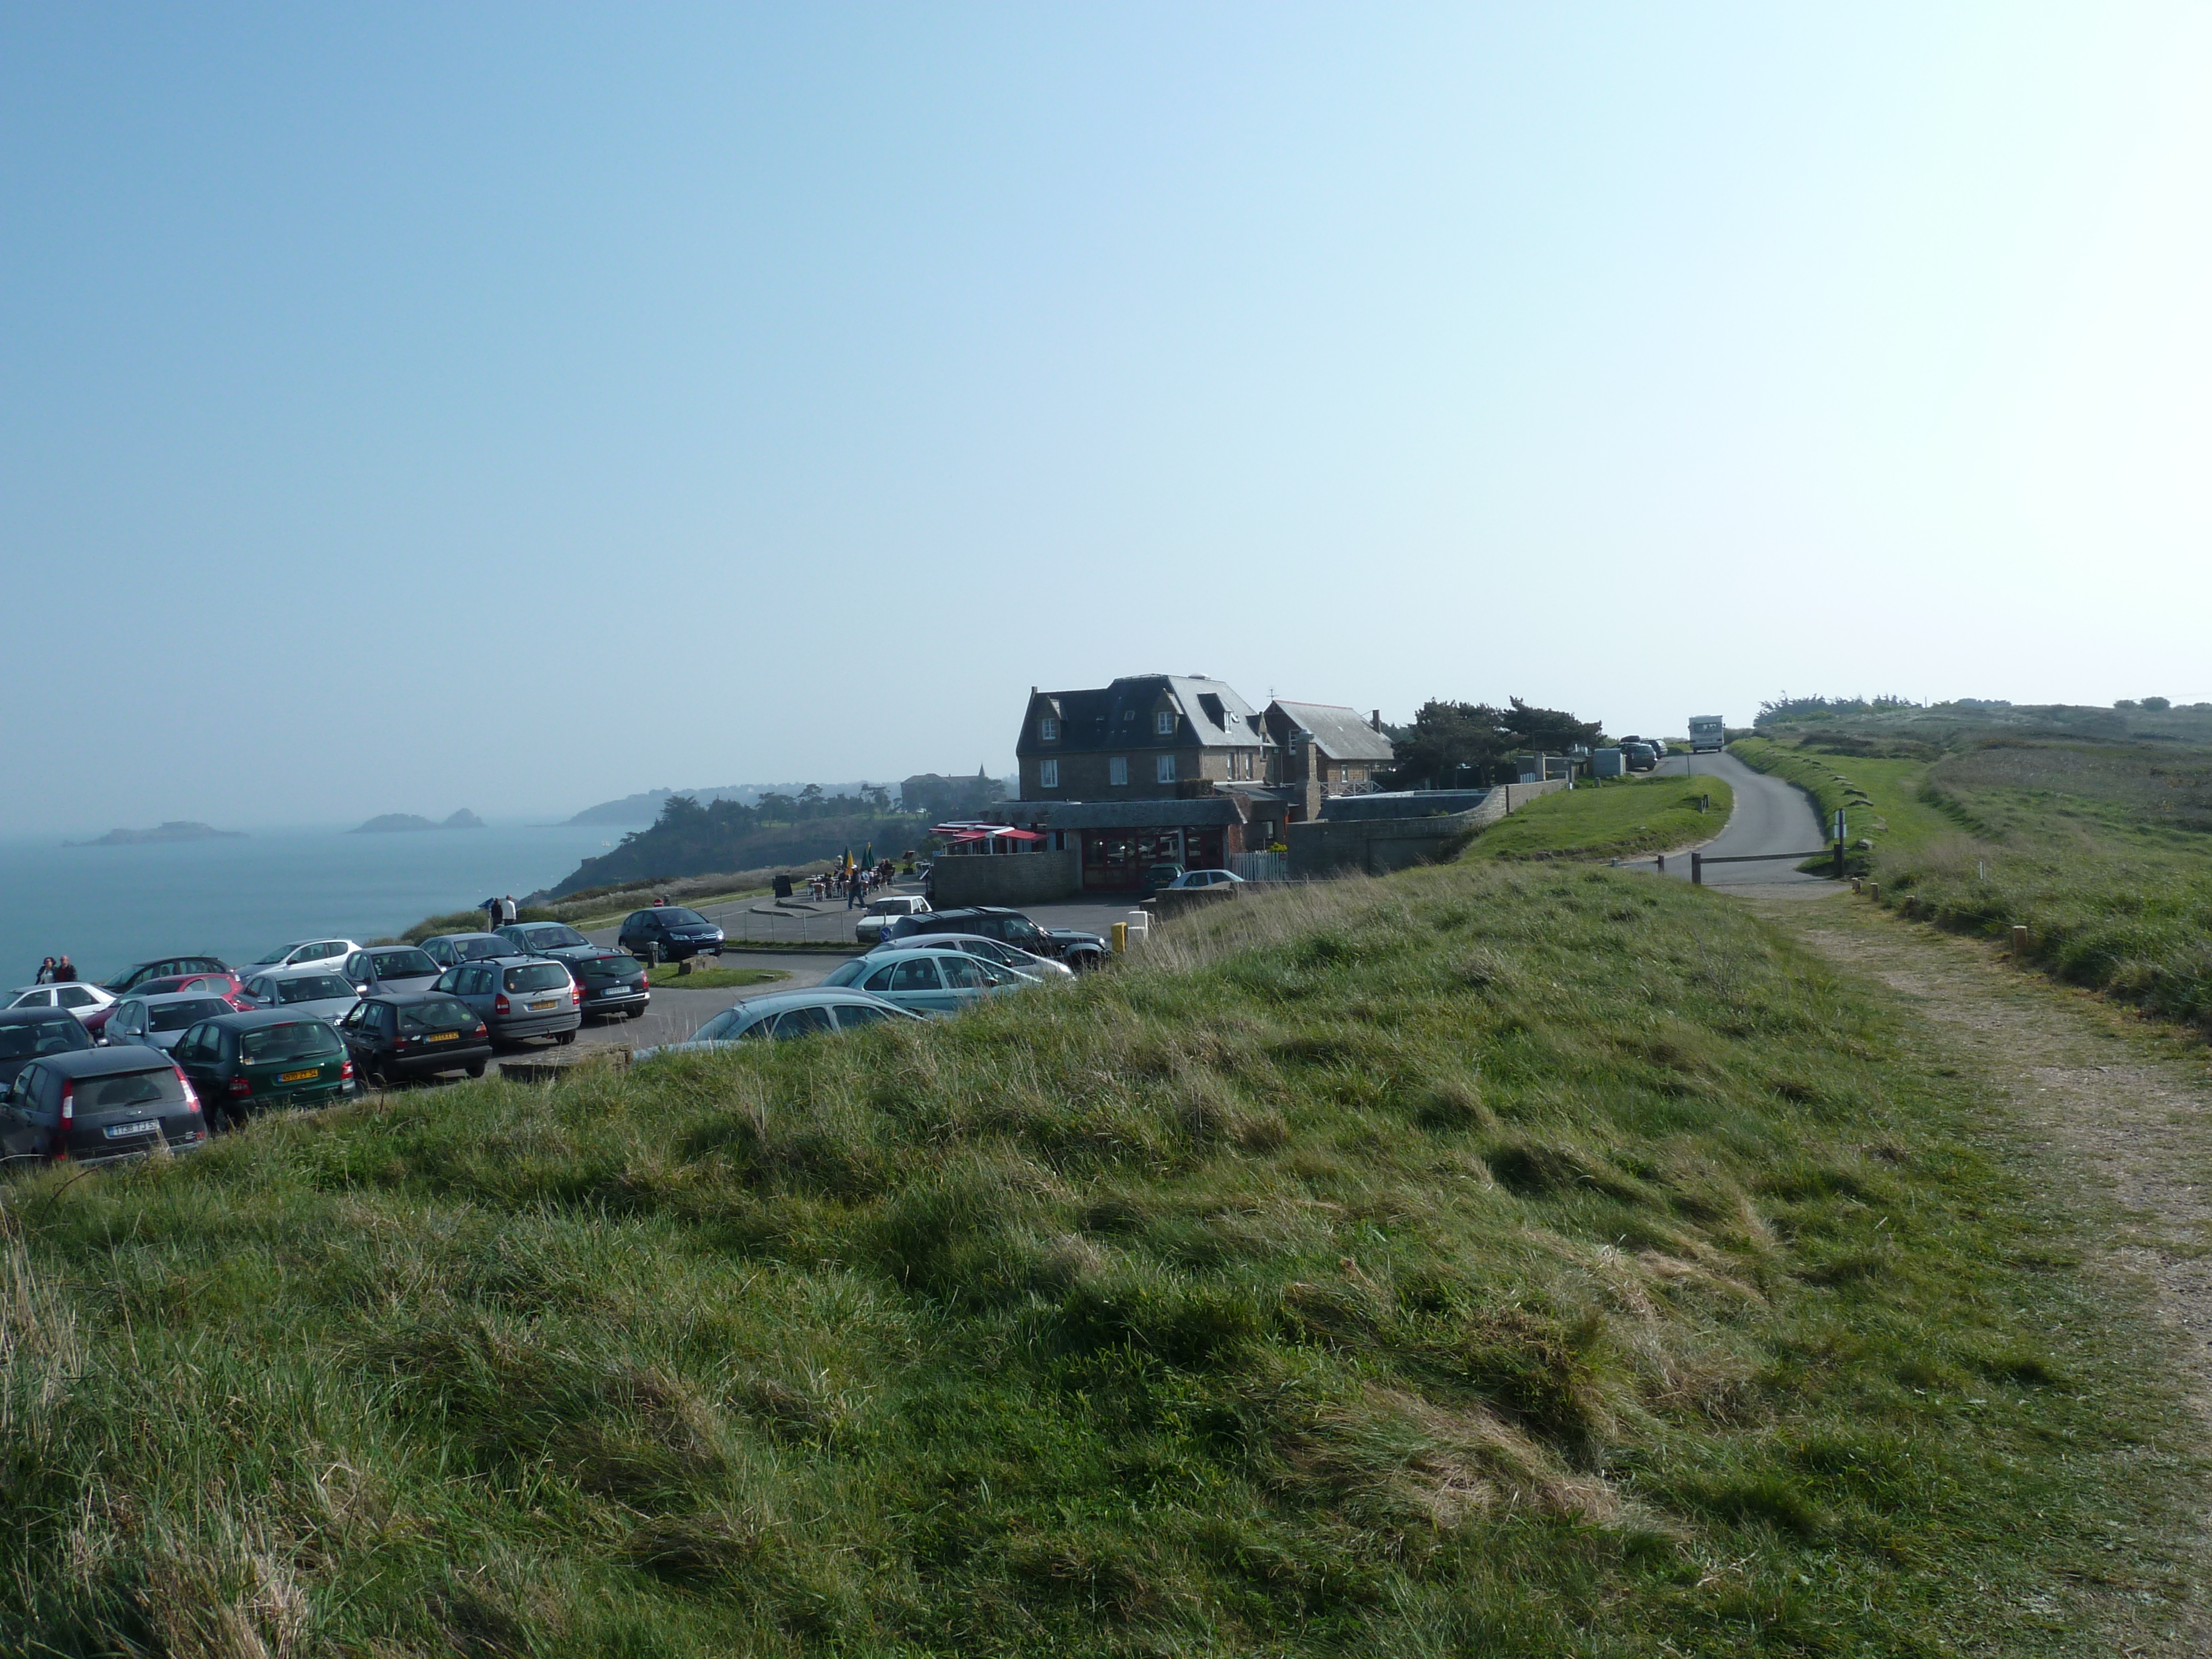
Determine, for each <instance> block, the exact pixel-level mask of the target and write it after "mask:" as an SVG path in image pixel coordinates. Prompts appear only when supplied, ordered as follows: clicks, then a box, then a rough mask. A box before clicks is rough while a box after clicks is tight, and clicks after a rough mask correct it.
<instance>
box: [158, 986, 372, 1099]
mask: <svg viewBox="0 0 2212 1659" xmlns="http://www.w3.org/2000/svg"><path fill="white" fill-rule="evenodd" d="M169 1057H170V1058H171V1059H172V1060H175V1061H176V1062H177V1065H178V1066H179V1069H180V1070H182V1071H183V1073H184V1074H185V1077H186V1078H188V1079H191V1085H192V1087H193V1088H194V1089H195V1090H196V1091H197V1092H198V1094H199V1097H200V1104H201V1106H202V1107H203V1109H204V1110H205V1112H206V1114H207V1116H208V1119H209V1127H210V1128H221V1127H225V1125H226V1124H228V1125H233V1126H234V1125H237V1124H240V1123H243V1122H244V1121H246V1117H247V1115H249V1114H252V1113H254V1112H267V1111H276V1110H284V1109H290V1108H294V1107H307V1106H328V1105H331V1104H333V1103H336V1102H337V1101H339V1100H341V1099H343V1098H344V1096H345V1091H346V1085H348V1084H349V1083H351V1082H352V1081H353V1075H354V1070H353V1059H352V1057H351V1056H350V1055H349V1054H347V1052H346V1045H345V1042H344V1039H343V1038H342V1037H340V1036H339V1035H338V1032H337V1027H336V1026H334V1025H332V1024H331V1023H330V1022H329V1021H328V1020H325V1019H313V1018H302V1017H301V1015H298V1014H295V1013H293V1012H290V1011H289V1009H283V1008H260V1009H254V1010H252V1011H250V1012H246V1013H242V1014H233V1013H225V1014H217V1015H215V1016H214V1017H212V1018H208V1019H204V1020H202V1021H200V1022H199V1023H198V1024H196V1025H194V1026H193V1027H192V1028H191V1030H188V1031H186V1032H185V1034H184V1036H183V1037H182V1039H181V1040H180V1041H179V1042H178V1044H177V1046H176V1047H175V1048H172V1049H171V1050H170V1051H169Z"/></svg>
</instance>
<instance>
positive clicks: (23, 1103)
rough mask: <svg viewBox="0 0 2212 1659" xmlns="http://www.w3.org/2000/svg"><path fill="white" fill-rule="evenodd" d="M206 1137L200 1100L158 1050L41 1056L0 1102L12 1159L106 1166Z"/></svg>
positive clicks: (1, 1147)
mask: <svg viewBox="0 0 2212 1659" xmlns="http://www.w3.org/2000/svg"><path fill="white" fill-rule="evenodd" d="M206 1139H207V1120H206V1119H205V1118H204V1116H203V1115H201V1112H200V1102H199V1097H198V1096H197V1094H196V1093H194V1092H193V1090H192V1086H191V1084H189V1083H187V1082H185V1074H184V1073H182V1072H180V1071H179V1070H178V1069H177V1067H176V1066H174V1065H173V1064H172V1063H171V1061H170V1059H169V1057H168V1055H167V1054H163V1053H162V1052H161V1050H160V1049H158V1048H93V1049H89V1050H82V1051H80V1052H78V1053H76V1054H43V1055H40V1057H39V1058H38V1059H36V1060H33V1061H31V1063H30V1064H29V1065H27V1066H24V1067H23V1069H22V1070H21V1071H20V1072H18V1073H15V1081H14V1082H13V1083H11V1084H9V1085H8V1093H7V1097H6V1098H5V1099H4V1100H0V1154H4V1155H5V1156H6V1157H7V1158H10V1159H15V1158H27V1159H37V1160H39V1161H40V1162H51V1161H52V1160H55V1159H58V1158H68V1159H70V1161H72V1162H74V1163H79V1164H109V1163H113V1162H114V1161H116V1160H117V1159H119V1158H143V1157H144V1156H145V1155H146V1154H147V1153H149V1152H152V1151H153V1150H154V1149H155V1147H157V1146H167V1148H168V1149H169V1150H170V1151H171V1152H190V1151H191V1150H192V1149H193V1148H195V1147H197V1146H199V1145H200V1144H201V1143H202V1142H204V1140H206Z"/></svg>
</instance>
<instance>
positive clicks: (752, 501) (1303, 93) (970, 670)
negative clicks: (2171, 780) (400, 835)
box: [0, 0, 2212, 833]
mask: <svg viewBox="0 0 2212 1659" xmlns="http://www.w3.org/2000/svg"><path fill="white" fill-rule="evenodd" d="M2208 84H2212V9H2207V8H2204V7H2203V6H2201V5H2195V4H2191V5H2177V6H2171V7H2160V6H2142V5H2126V4H2120V5H2112V6H2097V7H2088V6H2078V5H2077V6H2069V7H2042V6H2036V5H2033V4H2027V3H2021V0H2006V3H2002V4H1993V5H1987V6H1975V5H1971V4H1960V5H1954V6H1944V7H1933V8H1931V7H1908V6H1901V5H1892V6H1882V5H1875V6H1861V7H1852V8H1848V9H1836V8H1828V9H1825V10H1822V9H1816V8H1803V7H1800V8H1774V7H1754V6H1752V5H1748V4H1744V5H1734V6H1713V5H1695V4H1688V5H1680V6H1670V7H1665V8H1660V7H1652V6H1607V5H1602V4H1593V5H1589V6H1577V7H1572V8H1562V7H1547V8H1537V7H1521V8H1506V7H1470V6H1467V5H1463V4H1453V5H1443V6H1437V7H1432V8H1431V7H1423V6H1418V5H1397V6H1392V7H1387V8H1383V7H1372V6H1350V5H1346V6H1338V7H1315V6H1301V5H1279V4H1270V5H1265V6H1261V5H1233V4H1218V5H1207V6H1204V7H1188V6H1175V7H1165V6H1162V7H1147V6H1143V5H1121V6H1115V7H1111V8H1106V7H1096V8H1078V7H1048V8H1043V7H1040V8H1016V7H1012V6H1005V7H990V8H981V7H963V6H933V7H891V6H879V7H874V8H854V7H832V6H822V7H805V8H799V7H761V8H749V7H744V6H738V5H731V4H715V5H712V6H700V7H696V8H690V7H683V6H636V7H622V8H615V7H607V8H604V9H583V8H563V7H557V6H550V5H532V6H527V7H525V6H520V5H515V6H500V5H495V4H482V5H474V6H470V7H452V6H410V5H405V4H380V5H377V6H374V7H370V6H353V7H312V8H307V7H278V6H274V5H271V6H268V7H258V8H257V7H245V6H235V7H234V6H217V5H198V6H192V7H175V6H152V5H145V6H131V5H122V4H118V5H113V6H101V7H54V6H46V5H27V4H21V3H15V0H8V3H4V4H0V354H4V355H0V364H4V372H3V373H0V595H4V607H0V616H4V618H5V622H6V628H5V637H6V647H5V649H4V651H0V711H4V712H0V744H4V751H5V757H6V769H7V775H8V777H9V781H10V784H11V786H12V787H9V788H8V789H6V790H4V791H0V831H16V832H23V833H46V832H47V831H50V830H54V829H104V828H106V827H108V826H110V825H113V824H118V823H122V824H144V823H154V822H156V821H159V820H162V819H168V818H197V819H203V820H206V821H209V822H212V823H219V824H223V825H226V826H234V827H245V828H251V827H254V826H257V825H263V824H278V823H323V822H329V823H338V822H348V821H352V820H355V819H358V818H361V817H367V816H368V815H369V814H372V813H376V812H384V811H419V812H424V813H428V814H431V815H433V816H438V817H442V816H444V815H445V814H446V813H447V812H449V811H453V809H454V808H455V807H457V806H462V805H466V806H469V807H471V808H473V809H474V810H476V811H478V812H481V813H483V814H485V815H486V816H514V815H532V814H541V815H543V814H553V813H563V814H565V813H566V812H568V811H574V810H576V809H577V808H579V807H581V806H584V805H588V804H590V803H592V802H593V801H596V800H599V799H607V798H610V797H613V796H618V795H623V794H627V793H631V792H632V791H635V790H639V789H644V788H649V787H658V786H675V787H688V786H699V785H709V784H718V783H735V782H743V781H755V780H768V779H776V780H782V779H793V778H806V777H818V778H823V779H825V780H826V779H846V778H855V777H868V778H878V777H879V778H884V779H888V780H892V781H896V779H898V778H900V777H902V776H904V775H907V774H908V773H911V772H915V771H925V770H935V771H973V770H974V769H975V768H976V767H977V766H979V765H982V766H987V767H988V768H989V769H990V770H991V771H992V772H993V773H994V774H999V773H1002V772H1005V771H1006V770H1008V769H1010V768H1011V763H1012V750H1013V744H1014V738H1015V736H1016V732H1017V729H1018V725H1019V722H1020V720H1021V716H1022V712H1023V708H1024V704H1025V702H1026V700H1027V696H1028V692H1029V689H1030V687H1031V686H1032V685H1042V686H1046V687H1048V688H1060V687H1074V686H1084V685H1095V684H1103V683H1104V682H1105V681H1107V680H1109V679H1110V678H1113V677H1114V676H1115V675H1116V674H1122V673H1142V672H1153V671H1159V672H1172V673H1199V672H1203V673H1209V674H1212V675H1214V676H1217V677H1219V678H1225V679H1226V680H1228V681H1229V682H1230V683H1231V684H1233V685H1235V686H1236V687H1237V690H1239V691H1240V692H1242V693H1243V695H1244V696H1246V697H1247V698H1248V699H1249V700H1250V701H1251V702H1253V703H1255V705H1258V704H1260V703H1262V702H1265V700H1266V699H1267V697H1268V696H1270V695H1280V696H1285V697H1291V698H1294V699H1298V700H1304V701H1309V702H1341V703H1346V704H1351V705H1353V706H1355V707H1357V708H1362V709H1366V708H1381V709H1382V710H1383V713H1384V715H1385V718H1386V719H1390V720H1404V719H1407V718H1409V717H1410V716H1411V714H1413V710H1414V709H1415V708H1417V707H1418V706H1419V704H1420V702H1423V701H1424V700H1425V699H1427V698H1429V697H1432V696H1441V697H1449V698H1466V699H1469V700H1486V701H1492V702H1502V701H1503V700H1504V698H1505V697H1507V696H1522V697H1524V698H1526V699H1528V701H1530V702H1538V703H1541V704H1545V705H1547V706H1552V707H1562V708H1571V709H1573V710H1575V711H1577V713H1579V714H1582V715H1583V716H1584V717H1586V718H1596V719H1601V720H1604V721H1605V722H1606V724H1607V726H1609V727H1610V728H1611V729H1612V730H1613V731H1615V732H1620V731H1645V732H1649V731H1662V732H1680V731H1682V730H1683V729H1684V728H1685V726H1686V720H1687V717H1688V716H1689V715H1690V714H1703V713H1718V714H1725V715H1726V716H1727V717H1728V718H1729V720H1731V721H1735V722H1745V721H1747V720H1749V718H1750V717H1751V715H1752V714H1753V713H1754V712H1755V710H1756V708H1757V706H1758V704H1759V702H1760V701H1761V700H1762V699H1765V698H1769V697H1773V696H1779V695H1782V694H1784V693H1785V692H1788V693H1792V694H1798V695H1804V694H1810V693H1826V694H1830V695H1850V694H1857V693H1864V694H1869V695H1871V694H1876V693H1893V694H1897V695H1901V696H1910V697H1913V698H1916V699H1919V698H1925V699H1933V700H1941V699H1943V698H1948V697H1951V696H1990V697H2006V698H2010V699H2012V700H2013V701H2015V702H2090V703H2101V702H2112V700H2114V699H2115V698H2119V697H2133V696H2143V695H2147V694H2149V695H2160V696H2169V697H2172V699H2174V700H2175V701H2176V702H2192V701H2197V700H2199V699H2212V652H2208V651H2207V650H2206V649H2205V647H2204V646H2203V640H2202V634H2203V626H2204V618H2205V617H2206V615H2207V612H2208V601H2212V464H2208V457H2209V456H2212V443H2208V440H2212V306H2208V305H2207V303H2206V301H2205V296H2206V295H2208V294H2212V99H2206V98H2205V97H2203V95H2202V94H2203V88H2204V87H2205V86H2206V85H2208Z"/></svg>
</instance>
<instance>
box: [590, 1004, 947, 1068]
mask: <svg viewBox="0 0 2212 1659" xmlns="http://www.w3.org/2000/svg"><path fill="white" fill-rule="evenodd" d="M920 1018H921V1015H920V1014H916V1013H910V1012H908V1011H907V1010H906V1009H904V1008H902V1007H900V1006H897V1005H896V1003H890V1002H886V1001H884V999H883V998H881V997H877V996H870V995H869V994H867V993H866V992H865V991H854V990H831V989H826V988H824V987H818V986H817V987H815V988H813V989H811V990H806V991H772V992H770V993H769V994H768V995H766V996H759V997H753V998H750V999H749V1000H746V1001H744V1002H741V1003H739V1004H738V1006H736V1007H734V1008H727V1009H725V1010H723V1012H720V1013H719V1014H717V1015H715V1016H714V1018H712V1019H710V1020H708V1022H707V1023H706V1024H704V1025H702V1026H701V1027H700V1028H699V1029H698V1030H696V1031H695V1032H693V1033H692V1034H691V1036H690V1039H689V1040H688V1041H685V1042H665V1043H661V1044H659V1045H658V1046H656V1047H654V1048H641V1049H639V1050H638V1051H637V1053H636V1054H635V1056H633V1058H635V1059H636V1060H647V1059H650V1058H651V1057H652V1056H653V1055H654V1054H682V1053H684V1052H685V1051H687V1050H699V1049H714V1048H724V1047H726V1046H727V1045H729V1044H731V1043H734V1042H763V1041H769V1042H773V1041H777V1040H781V1039H782V1038H785V1037H803V1036H825V1035H828V1034H829V1033H830V1032H833V1031H857V1030H864V1029H865V1028H866V1027H868V1026H870V1025H873V1024H878V1022H880V1021H883V1020H919V1019H920Z"/></svg>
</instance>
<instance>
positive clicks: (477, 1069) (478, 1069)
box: [469, 1060, 484, 1077]
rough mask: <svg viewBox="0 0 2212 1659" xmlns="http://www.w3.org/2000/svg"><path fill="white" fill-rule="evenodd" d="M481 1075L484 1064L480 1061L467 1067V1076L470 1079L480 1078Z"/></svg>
mask: <svg viewBox="0 0 2212 1659" xmlns="http://www.w3.org/2000/svg"><path fill="white" fill-rule="evenodd" d="M483 1074H484V1063H483V1061H482V1060H477V1062H476V1063H475V1064H474V1065H472V1066H470V1067H469V1075H470V1076H471V1077H482V1076H483Z"/></svg>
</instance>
